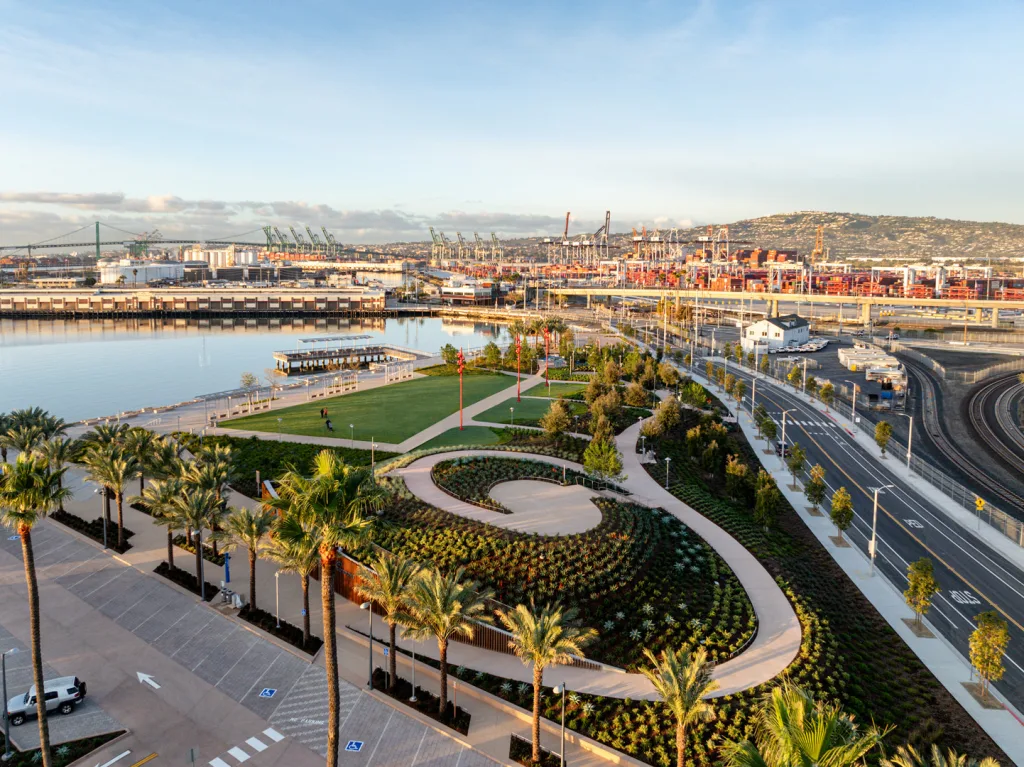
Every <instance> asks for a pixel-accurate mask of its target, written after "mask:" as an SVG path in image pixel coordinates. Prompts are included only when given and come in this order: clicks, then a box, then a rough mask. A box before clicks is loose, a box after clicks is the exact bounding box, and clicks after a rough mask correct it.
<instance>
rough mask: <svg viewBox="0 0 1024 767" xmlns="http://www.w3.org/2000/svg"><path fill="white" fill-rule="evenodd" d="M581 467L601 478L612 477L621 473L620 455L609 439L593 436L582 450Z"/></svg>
mask: <svg viewBox="0 0 1024 767" xmlns="http://www.w3.org/2000/svg"><path fill="white" fill-rule="evenodd" d="M583 467H584V468H585V469H586V470H587V471H589V472H590V473H591V474H595V475H596V476H598V477H601V478H602V479H614V478H616V477H619V476H621V475H622V456H620V455H619V451H618V450H617V449H616V447H615V444H614V443H613V442H612V441H611V440H607V439H597V438H595V439H592V440H590V444H589V445H587V449H586V450H585V451H584V452H583Z"/></svg>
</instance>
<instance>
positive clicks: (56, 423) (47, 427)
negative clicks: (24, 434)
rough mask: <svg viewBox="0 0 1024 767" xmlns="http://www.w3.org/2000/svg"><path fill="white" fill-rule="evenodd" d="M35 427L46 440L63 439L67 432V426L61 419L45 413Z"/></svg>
mask: <svg viewBox="0 0 1024 767" xmlns="http://www.w3.org/2000/svg"><path fill="white" fill-rule="evenodd" d="M37 425H38V426H39V428H40V429H42V430H43V435H44V436H45V437H46V439H53V438H54V437H63V436H64V435H65V434H66V433H67V430H68V425H67V423H66V422H65V421H64V419H63V418H58V417H57V416H55V415H50V414H49V413H45V414H44V415H43V416H42V417H41V418H40V419H39V421H38V423H37Z"/></svg>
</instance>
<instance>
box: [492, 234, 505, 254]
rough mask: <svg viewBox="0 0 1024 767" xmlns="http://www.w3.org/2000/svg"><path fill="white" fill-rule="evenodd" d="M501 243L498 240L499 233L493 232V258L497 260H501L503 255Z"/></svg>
mask: <svg viewBox="0 0 1024 767" xmlns="http://www.w3.org/2000/svg"><path fill="white" fill-rule="evenodd" d="M502 255H503V253H502V248H501V243H500V242H499V241H498V235H496V234H495V233H494V232H491V258H493V259H494V260H495V261H500V260H501V257H502Z"/></svg>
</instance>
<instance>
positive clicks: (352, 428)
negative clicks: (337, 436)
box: [348, 423, 356, 447]
mask: <svg viewBox="0 0 1024 767" xmlns="http://www.w3.org/2000/svg"><path fill="white" fill-rule="evenodd" d="M348 429H349V440H350V441H351V442H352V447H355V446H356V425H355V424H354V423H350V424H349V425H348Z"/></svg>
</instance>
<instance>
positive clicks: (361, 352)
mask: <svg viewBox="0 0 1024 767" xmlns="http://www.w3.org/2000/svg"><path fill="white" fill-rule="evenodd" d="M371 338H373V336H365V335H347V336H321V337H318V338H302V339H299V343H300V344H309V345H310V347H309V348H300V349H290V350H287V351H280V352H274V369H275V370H277V371H278V372H279V373H283V374H284V375H288V376H291V375H305V374H307V373H314V372H320V371H325V370H357V369H359V368H363V367H369V366H370V365H374V364H379V363H388V362H411V361H415V360H418V359H426V358H427V357H429V356H430V355H429V354H424V353H423V352H420V351H416V350H415V349H407V348H405V347H404V346H396V345H395V344H387V343H374V344H359V343H358V342H359V341H366V340H368V339H371ZM319 344H323V346H322V347H321V346H319Z"/></svg>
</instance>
